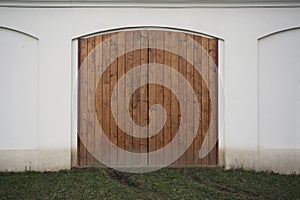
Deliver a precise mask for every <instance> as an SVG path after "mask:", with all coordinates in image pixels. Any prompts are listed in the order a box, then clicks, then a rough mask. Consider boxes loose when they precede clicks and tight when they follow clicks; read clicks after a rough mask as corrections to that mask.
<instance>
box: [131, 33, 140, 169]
mask: <svg viewBox="0 0 300 200" xmlns="http://www.w3.org/2000/svg"><path fill="white" fill-rule="evenodd" d="M133 43H134V44H133V46H134V49H135V50H134V53H133V66H134V67H137V66H139V65H140V64H141V50H140V48H141V31H139V30H136V31H133ZM140 73H141V71H140ZM132 82H133V84H134V85H139V83H140V82H141V77H139V76H133V77H132ZM140 101H141V94H140V89H137V90H136V91H135V92H134V93H133V96H132V117H133V120H134V122H135V123H136V124H137V125H139V126H140V124H141V123H140V119H141V116H140V113H141V103H140ZM138 135H139V137H138V138H137V137H133V139H132V143H133V144H132V148H133V152H137V153H139V152H140V139H139V138H140V130H139V133H138ZM133 164H134V165H138V164H140V158H139V160H135V162H134V163H133Z"/></svg>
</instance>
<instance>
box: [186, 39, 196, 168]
mask: <svg viewBox="0 0 300 200" xmlns="http://www.w3.org/2000/svg"><path fill="white" fill-rule="evenodd" d="M186 49H187V55H186V56H187V59H188V60H190V61H191V63H190V62H188V63H187V73H186V78H187V81H188V82H189V83H190V85H191V86H192V88H194V79H193V64H194V62H193V58H194V55H193V53H194V51H193V50H194V48H193V35H191V34H188V35H187V47H186ZM193 97H194V96H189V95H188V94H187V110H192V111H194V102H193ZM194 137H195V134H194V113H191V114H190V115H188V116H187V140H189V139H191V138H194ZM186 153H187V161H186V164H187V165H193V164H194V155H193V154H194V142H192V144H191V145H190V146H189V147H188V146H187V152H186Z"/></svg>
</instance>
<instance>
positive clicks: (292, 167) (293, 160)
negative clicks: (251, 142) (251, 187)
mask: <svg viewBox="0 0 300 200" xmlns="http://www.w3.org/2000/svg"><path fill="white" fill-rule="evenodd" d="M299 158H300V149H259V150H233V149H230V150H226V153H225V168H226V169H231V168H235V169H237V168H242V169H247V170H255V171H272V172H276V173H281V174H291V173H296V174H300V159H299Z"/></svg>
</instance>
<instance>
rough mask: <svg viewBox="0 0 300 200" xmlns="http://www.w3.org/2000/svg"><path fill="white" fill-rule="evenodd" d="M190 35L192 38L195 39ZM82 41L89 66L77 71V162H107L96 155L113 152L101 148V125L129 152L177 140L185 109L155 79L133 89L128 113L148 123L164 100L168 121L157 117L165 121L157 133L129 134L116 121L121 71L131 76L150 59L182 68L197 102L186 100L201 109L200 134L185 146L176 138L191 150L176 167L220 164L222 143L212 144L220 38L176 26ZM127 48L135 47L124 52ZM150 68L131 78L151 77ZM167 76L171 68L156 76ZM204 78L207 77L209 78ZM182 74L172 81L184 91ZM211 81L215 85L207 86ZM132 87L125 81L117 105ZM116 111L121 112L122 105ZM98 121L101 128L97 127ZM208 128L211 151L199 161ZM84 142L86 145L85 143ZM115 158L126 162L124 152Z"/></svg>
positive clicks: (83, 56) (82, 53)
mask: <svg viewBox="0 0 300 200" xmlns="http://www.w3.org/2000/svg"><path fill="white" fill-rule="evenodd" d="M187 38H192V39H193V40H192V42H191V40H187ZM78 43H79V47H78V48H79V51H78V52H79V55H78V58H79V66H81V65H82V64H83V63H84V62H86V65H87V67H86V68H82V69H81V68H79V70H78V75H79V81H78V92H79V93H78V132H79V133H78V147H77V149H78V157H77V160H78V165H79V166H103V164H102V163H101V162H100V161H99V160H98V159H96V158H95V154H98V153H99V154H110V153H111V151H114V150H111V151H108V152H107V151H106V152H105V151H104V149H103V148H102V147H103V145H104V144H103V143H102V138H101V137H102V136H101V135H99V134H95V133H97V131H99V127H102V130H103V132H104V133H105V134H106V136H107V137H108V138H109V140H110V141H111V142H112V143H114V144H115V145H117V146H118V147H119V148H122V149H124V150H126V151H131V152H143V153H145V152H151V151H155V150H157V149H160V148H163V147H164V146H165V145H167V144H168V143H169V142H170V141H171V140H172V139H173V138H174V136H175V134H176V132H177V130H178V128H179V126H180V117H181V113H182V112H184V110H181V109H180V99H177V98H176V96H175V95H174V93H173V92H172V91H171V90H170V89H168V88H167V87H164V86H162V85H159V84H152V83H151V84H146V85H142V86H141V87H139V88H138V89H137V90H135V91H134V93H133V94H132V95H131V98H130V100H129V111H128V112H129V113H130V116H131V117H132V119H133V121H134V122H135V123H136V124H138V125H140V126H145V125H147V124H149V120H150V118H149V109H150V108H151V106H152V105H154V104H160V105H162V106H163V107H164V108H165V110H166V116H167V117H166V119H161V116H157V117H156V118H154V119H155V120H160V121H162V120H165V121H166V122H165V124H164V126H163V128H162V129H161V130H160V131H159V132H158V133H157V134H156V135H153V136H151V137H148V138H138V137H133V136H131V135H128V134H126V133H124V131H123V130H121V129H120V127H119V126H118V123H122V122H121V121H120V122H116V120H115V119H114V117H113V114H112V108H111V96H112V93H113V90H114V87H115V86H116V84H117V82H118V81H119V80H120V79H121V77H122V76H123V75H124V76H125V77H126V76H131V74H129V73H128V74H126V73H127V72H128V71H129V70H131V69H133V68H134V67H137V66H139V65H142V64H146V65H147V64H149V63H160V64H163V65H166V66H169V67H170V68H172V69H174V70H176V71H178V72H179V73H180V74H181V75H182V76H183V77H184V78H185V79H186V80H187V81H188V82H189V84H190V85H191V86H192V88H193V89H194V91H195V93H196V95H197V99H198V102H191V103H190V102H188V105H187V106H188V107H191V108H192V109H193V106H195V103H198V105H199V107H200V109H201V114H200V120H199V126H198V127H195V126H192V127H193V129H195V132H196V133H197V135H196V136H195V139H194V140H193V142H192V144H191V145H190V146H187V144H186V141H180V139H178V141H176V143H178V145H179V147H180V148H186V149H187V150H186V151H185V152H184V153H183V154H182V156H181V157H179V159H177V160H176V161H174V162H173V164H172V166H198V165H217V164H218V143H214V142H213V141H214V140H217V137H218V127H217V126H218V125H217V124H218V123H217V116H218V115H217V110H218V109H217V104H218V101H217V99H218V97H217V93H218V88H217V86H218V81H217V70H216V69H214V68H211V67H209V63H210V62H214V63H215V64H216V65H217V64H218V60H217V59H218V49H217V48H218V40H217V39H216V38H212V37H206V36H203V35H199V34H195V33H192V32H182V31H175V30H173V29H130V30H129V29H128V30H126V29H124V30H119V31H114V32H107V33H103V34H97V35H93V36H87V37H82V38H80V39H79V42H78ZM196 43H198V44H201V45H202V48H203V49H201V48H199V46H197V45H195V44H196ZM149 44H151V45H149ZM99 45H100V46H99ZM150 46H151V48H150ZM153 46H154V47H156V48H153ZM95 47H98V48H95ZM128 48H129V49H133V50H131V51H129V52H127V53H125V54H124V52H126V49H128ZM165 48H171V49H172V52H170V51H167V50H164V49H165ZM174 52H175V53H174ZM176 52H178V53H176ZM205 52H206V53H205ZM88 55H89V57H88ZM181 55H185V56H186V57H188V58H189V60H191V61H192V62H188V61H187V60H186V59H185V58H184V57H183V56H181ZM87 57H88V58H87ZM86 58H87V59H86ZM107 65H109V66H108V67H107V68H106V69H105V71H103V69H104V66H107ZM196 65H198V66H199V67H200V69H201V74H199V72H198V71H196V70H195V68H194V66H196ZM151 70H155V69H153V68H148V69H146V70H144V69H143V70H140V73H141V76H137V77H130V78H131V79H130V80H131V81H133V82H134V81H136V82H143V79H149V73H151ZM99 74H101V77H99ZM167 76H171V73H170V69H168V68H166V69H165V70H164V71H163V73H160V74H159V75H158V77H157V79H161V81H164V80H169V79H166V77H167ZM204 76H206V80H209V81H206V82H205V81H204V78H203V77H204ZM178 78H179V77H176V76H175V77H171V82H172V83H170V84H171V85H172V87H178V89H179V91H180V92H182V93H183V95H185V93H184V92H186V88H182V85H181V84H180V83H178V82H176V81H174V80H178ZM208 85H209V86H210V87H209V88H212V89H210V90H208ZM131 86H132V82H126V84H125V86H124V87H125V90H124V91H119V92H118V97H117V106H124V103H126V101H125V100H124V98H125V94H126V88H130V87H131ZM212 98H215V101H212V100H211V99H212ZM212 102H214V103H212ZM121 104H122V105H121ZM213 104H214V105H213ZM116 109H117V110H118V108H116ZM120 110H121V109H120ZM213 114H214V115H213ZM118 115H121V116H124V113H122V112H121V111H119V112H118ZM193 120H194V119H193V115H191V116H190V120H189V123H193V124H194V123H195V122H194V121H193ZM96 123H98V124H99V125H100V126H96ZM126 126H129V128H130V126H132V124H126ZM209 126H211V128H210V129H209V131H210V136H209V137H210V140H211V143H210V145H211V148H212V150H211V151H210V153H209V154H208V155H207V156H206V157H204V158H202V159H200V158H199V156H198V155H199V149H200V147H201V145H202V142H203V139H204V137H205V136H206V134H207V133H206V132H207V131H208V127H209ZM188 131H191V132H192V131H194V130H188V129H187V134H188V133H189V132H188ZM79 135H80V136H79ZM83 140H84V141H85V143H83V142H82V141H83ZM86 145H89V148H86ZM212 146H213V147H212ZM87 149H89V150H87ZM91 151H92V152H91ZM164 156H168V155H162V156H161V157H160V158H156V159H164ZM111 159H115V161H114V162H116V163H118V164H120V165H122V164H123V163H126V160H124V156H122V155H118V156H117V157H116V156H114V157H112V158H111Z"/></svg>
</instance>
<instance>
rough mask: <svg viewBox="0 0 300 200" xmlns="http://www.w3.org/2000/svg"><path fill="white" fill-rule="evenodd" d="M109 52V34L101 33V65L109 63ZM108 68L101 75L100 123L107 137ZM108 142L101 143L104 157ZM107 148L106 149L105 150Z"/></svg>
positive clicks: (106, 152)
mask: <svg viewBox="0 0 300 200" xmlns="http://www.w3.org/2000/svg"><path fill="white" fill-rule="evenodd" d="M109 54H110V34H105V35H103V52H102V62H103V67H105V66H107V65H108V64H109V61H110V60H109V56H110V55H109ZM109 76H110V73H109V68H107V69H106V70H105V71H104V73H103V75H102V77H103V88H102V91H103V93H102V95H103V108H102V111H103V114H104V115H105V117H104V118H103V123H102V130H103V132H104V134H105V136H106V137H107V138H108V139H109V137H110V134H109V132H110V110H109V108H110V96H109V87H110V80H109ZM108 145H109V144H107V143H103V149H102V156H103V157H104V158H106V159H109V157H110V156H109V146H108ZM107 150H108V151H107ZM105 162H109V160H106V161H105Z"/></svg>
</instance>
